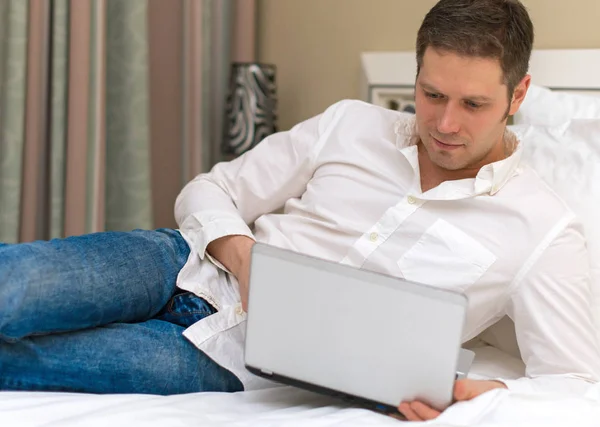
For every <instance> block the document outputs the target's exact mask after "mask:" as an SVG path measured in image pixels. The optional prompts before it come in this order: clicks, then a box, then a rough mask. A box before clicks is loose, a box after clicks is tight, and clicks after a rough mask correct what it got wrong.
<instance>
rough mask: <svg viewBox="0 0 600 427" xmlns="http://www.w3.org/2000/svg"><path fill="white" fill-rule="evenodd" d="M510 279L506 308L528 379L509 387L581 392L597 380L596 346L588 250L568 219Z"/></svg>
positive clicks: (598, 353)
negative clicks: (517, 275)
mask: <svg viewBox="0 0 600 427" xmlns="http://www.w3.org/2000/svg"><path fill="white" fill-rule="evenodd" d="M556 234H557V235H556V236H555V237H554V239H553V240H552V241H551V243H550V244H549V246H548V247H547V248H546V249H545V250H544V252H543V253H542V255H541V256H540V257H539V259H538V260H536V261H535V262H534V263H533V265H532V266H531V268H530V269H529V271H527V272H526V274H525V275H524V276H523V280H522V281H521V282H520V283H515V286H514V287H513V290H512V294H511V298H510V301H509V304H508V309H507V313H508V315H509V316H510V317H511V318H512V319H513V321H514V322H515V331H516V336H517V342H518V344H519V349H520V351H521V356H522V357H523V361H524V362H525V365H526V375H527V377H528V378H521V379H518V380H506V381H505V380H502V381H503V382H504V383H505V384H506V385H507V386H508V388H509V389H510V390H515V391H522V392H528V391H546V392H559V393H565V392H573V393H578V394H581V393H584V392H585V390H586V389H587V388H588V385H589V384H590V383H593V382H597V381H599V380H600V349H599V348H598V344H599V343H598V338H597V335H596V329H595V327H594V322H593V315H592V311H591V300H592V294H591V284H590V270H589V254H588V252H587V249H586V243H585V237H584V235H583V231H582V227H581V225H580V224H579V223H577V222H574V221H572V220H571V222H569V223H568V224H567V225H566V227H564V228H563V229H562V231H559V232H557V233H556Z"/></svg>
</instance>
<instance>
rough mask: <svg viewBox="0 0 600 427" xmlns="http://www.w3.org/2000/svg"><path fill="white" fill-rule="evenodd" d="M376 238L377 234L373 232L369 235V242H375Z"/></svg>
mask: <svg viewBox="0 0 600 427" xmlns="http://www.w3.org/2000/svg"><path fill="white" fill-rule="evenodd" d="M378 237H379V234H377V233H375V232H373V233H371V234H369V240H371V242H376V241H377V238H378Z"/></svg>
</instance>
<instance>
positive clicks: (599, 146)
mask: <svg viewBox="0 0 600 427" xmlns="http://www.w3.org/2000/svg"><path fill="white" fill-rule="evenodd" d="M414 65H415V64H414V55H413V54H412V53H410V52H393V53H365V54H364V55H363V56H362V66H363V68H362V69H363V73H362V77H363V78H362V80H361V88H360V89H361V96H362V97H363V99H364V100H366V101H368V102H372V103H376V104H380V105H383V106H386V107H387V108H395V109H407V108H408V109H407V111H410V105H411V97H412V84H413V82H414V69H415V68H414ZM598 69H600V50H568V51H561V50H552V51H535V52H534V54H533V57H532V61H531V69H530V71H531V74H532V76H533V80H534V83H535V84H536V87H535V88H534V90H532V92H531V96H529V95H528V100H527V101H526V103H525V104H524V106H523V107H524V108H523V111H522V112H521V113H520V114H519V115H516V116H515V117H514V123H513V124H512V125H511V126H512V127H514V129H515V130H516V131H518V132H520V133H521V135H523V136H524V138H525V140H526V141H527V142H528V145H530V147H529V148H528V149H527V151H526V156H527V157H528V159H529V161H530V162H531V164H532V165H533V166H534V167H535V168H536V169H537V170H538V173H540V175H541V176H542V177H543V178H544V179H546V180H547V181H548V182H549V183H550V184H551V185H553V186H554V187H555V188H556V191H557V192H559V193H560V194H561V195H564V197H565V198H566V199H568V200H567V201H568V202H570V203H572V204H573V206H574V207H573V209H574V210H575V211H576V212H577V213H578V214H579V215H580V216H581V217H582V219H583V222H584V226H585V229H586V233H588V239H589V247H590V254H591V258H590V260H591V265H592V276H593V286H594V289H593V298H594V301H593V305H594V310H595V314H596V315H597V319H596V323H597V329H598V332H599V333H598V339H599V341H600V226H598V225H596V224H595V223H596V218H598V217H600V74H599V73H597V70H598ZM413 99H414V98H413ZM529 141H531V144H529ZM469 346H470V347H471V348H473V349H474V351H475V353H476V358H475V362H474V364H473V367H472V369H471V372H470V374H469V376H470V377H471V378H494V377H498V376H500V377H504V378H518V377H521V376H523V374H524V364H523V362H522V361H521V360H520V358H519V353H518V347H517V346H516V343H515V339H514V333H513V332H512V330H511V323H510V321H509V320H507V319H503V320H501V321H500V322H499V323H498V324H496V325H495V326H493V327H492V328H490V329H489V330H487V331H485V332H484V333H483V334H482V335H480V336H479V337H478V338H477V339H475V340H473V342H471V343H469ZM401 423H402V422H401V421H398V420H395V419H393V418H390V417H387V416H385V415H381V414H378V413H375V412H371V411H369V410H365V409H361V408H356V407H350V406H347V405H345V404H344V403H341V402H340V401H338V400H334V399H332V398H329V397H326V396H321V395H318V394H315V393H311V392H307V391H303V390H300V389H295V388H293V387H288V386H281V387H275V388H272V389H266V390H260V391H251V392H241V393H235V394H219V393H205V394H187V395H180V396H167V397H164V396H149V395H89V394H72V393H29V392H1V393H0V426H61V427H68V426H96V425H98V426H99V425H102V426H107V425H108V426H112V427H117V426H131V425H144V426H161V427H164V426H195V425H201V426H281V425H286V426H313V427H314V426H340V425H343V426H354V425H356V426H359V425H360V426H364V425H376V426H385V425H390V426H392V425H399V424H401ZM428 425H433V426H511V427H514V426H520V425H522V426H534V425H540V426H542V425H543V426H561V427H562V426H575V427H584V426H595V427H598V426H600V384H597V385H592V386H590V388H589V391H588V392H587V394H586V395H585V396H582V397H572V396H567V395H559V394H517V393H512V392H509V391H507V390H495V391H492V392H490V393H487V394H484V395H482V396H480V397H478V398H476V399H474V400H472V401H469V402H462V403H459V404H456V405H453V406H452V407H451V408H449V409H448V410H447V411H445V412H444V413H443V414H442V415H441V416H440V417H439V418H438V419H437V420H434V421H433V422H429V423H428Z"/></svg>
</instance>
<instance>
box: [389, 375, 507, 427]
mask: <svg viewBox="0 0 600 427" xmlns="http://www.w3.org/2000/svg"><path fill="white" fill-rule="evenodd" d="M496 388H507V387H506V385H505V384H503V383H501V382H499V381H482V380H469V379H465V380H458V381H456V382H455V383H454V399H455V400H456V401H457V402H460V401H464V400H471V399H474V398H475V397H477V396H479V395H481V394H483V393H485V392H487V391H490V390H494V389H496ZM398 411H400V412H401V413H402V415H404V416H405V417H406V419H407V420H409V421H427V420H432V419H434V418H437V417H438V416H439V415H440V414H441V412H440V411H437V410H435V409H433V408H430V407H429V406H427V405H425V404H424V403H421V402H417V401H415V402H402V403H401V404H400V406H398Z"/></svg>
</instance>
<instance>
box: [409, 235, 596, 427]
mask: <svg viewBox="0 0 600 427" xmlns="http://www.w3.org/2000/svg"><path fill="white" fill-rule="evenodd" d="M539 249H540V251H543V252H541V256H539V258H538V259H533V260H532V261H533V262H532V263H531V265H529V263H528V262H526V263H525V268H527V269H528V270H527V271H524V272H523V273H524V274H522V279H520V280H518V281H517V282H516V283H514V284H513V287H512V292H511V295H510V300H509V304H508V310H507V311H508V314H509V316H510V317H511V318H512V319H513V321H514V323H515V330H516V334H517V340H518V343H519V349H520V350H521V355H522V357H523V361H524V362H525V365H526V375H527V378H520V379H518V380H503V379H497V380H493V381H480V380H470V379H466V380H459V381H457V382H456V384H455V387H454V398H455V400H456V401H463V400H470V399H473V398H475V397H477V396H479V395H481V394H483V393H485V392H488V391H491V390H494V389H496V388H508V389H509V390H511V391H517V392H524V393H528V392H529V393H530V392H535V391H539V392H556V393H568V392H572V393H576V394H583V393H584V392H585V391H586V390H587V387H588V385H589V384H590V383H592V382H596V381H599V380H600V349H599V348H598V340H597V337H596V330H595V328H594V325H593V320H592V313H591V307H590V301H591V291H590V282H589V280H590V277H589V258H588V257H589V255H588V253H587V250H586V245H585V238H584V236H583V233H582V230H581V226H580V224H577V223H569V224H568V225H567V226H566V227H562V229H560V230H559V231H557V232H556V236H552V240H551V242H550V244H549V246H548V247H547V248H543V247H540V248H539ZM534 256H535V254H534ZM398 410H399V411H400V412H401V413H402V414H403V415H404V416H405V417H406V418H407V419H408V420H411V421H422V420H430V419H433V418H436V417H437V416H438V415H440V412H439V411H437V410H435V409H433V408H430V407H428V406H427V405H425V404H423V403H421V402H417V401H415V402H403V403H401V404H400V406H399V407H398Z"/></svg>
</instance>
